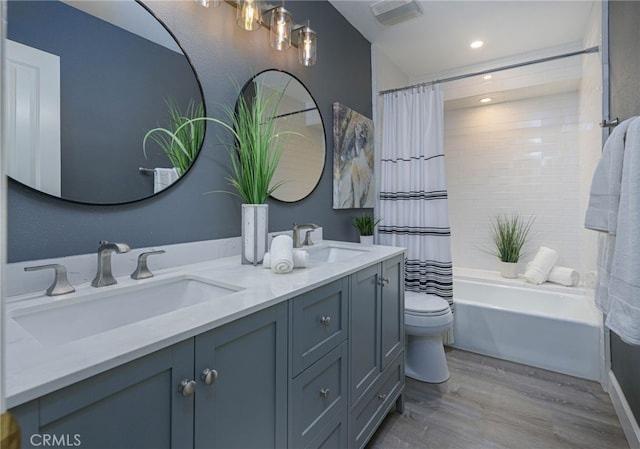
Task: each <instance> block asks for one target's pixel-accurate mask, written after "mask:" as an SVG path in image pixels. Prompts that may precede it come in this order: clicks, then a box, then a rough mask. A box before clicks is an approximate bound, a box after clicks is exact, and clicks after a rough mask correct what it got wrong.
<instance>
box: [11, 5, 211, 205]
mask: <svg viewBox="0 0 640 449" xmlns="http://www.w3.org/2000/svg"><path fill="white" fill-rule="evenodd" d="M7 17H8V23H7V48H6V55H7V78H8V83H7V95H6V98H7V112H8V114H7V123H6V125H7V140H8V142H7V150H8V151H7V153H8V161H7V166H8V174H9V176H10V177H12V178H13V179H15V180H17V181H19V182H21V183H23V184H25V185H27V186H30V187H32V188H34V189H36V190H39V191H41V192H44V193H47V194H50V195H53V196H56V197H59V198H63V199H66V200H71V201H75V202H80V203H89V204H121V203H128V202H132V201H137V200H140V199H143V198H147V197H149V196H152V195H154V194H155V193H158V192H159V191H161V190H163V189H165V188H166V187H168V186H169V185H171V184H172V183H174V182H175V181H176V180H177V179H178V178H179V177H180V176H182V175H183V174H184V173H185V172H186V170H188V168H189V166H190V163H191V162H192V161H193V159H194V158H195V156H196V155H197V153H198V151H199V149H200V146H201V145H202V139H203V136H202V133H203V132H204V126H203V127H202V128H198V129H191V130H190V133H189V139H190V142H188V143H186V144H185V145H184V146H185V147H187V150H188V151H187V153H188V154H184V153H185V152H184V151H182V152H181V153H179V154H178V155H177V157H180V156H184V157H182V160H177V159H176V154H171V152H174V153H175V150H176V145H171V143H172V141H171V139H169V140H167V139H166V137H167V136H168V134H166V133H162V132H155V133H152V135H151V136H150V137H149V138H148V139H147V142H146V145H145V148H144V150H143V140H144V137H145V135H146V134H147V133H148V132H149V131H150V130H152V129H155V128H158V127H161V128H165V129H167V130H171V129H175V126H176V125H175V123H179V120H180V118H179V116H184V115H185V114H187V115H194V116H195V115H201V114H204V110H203V108H204V106H203V105H204V103H203V98H202V89H201V87H200V84H199V82H198V80H197V77H196V75H195V72H194V70H193V67H192V66H191V64H190V62H189V60H188V59H187V57H186V56H185V54H184V52H183V51H182V49H181V48H180V46H179V45H178V43H177V42H176V41H175V39H174V38H173V36H172V35H171V33H170V32H169V31H168V30H167V29H166V28H165V27H164V25H163V24H161V23H160V22H159V21H158V20H157V19H156V18H155V17H154V16H153V15H152V14H151V13H150V12H149V11H148V10H147V9H146V8H145V7H144V6H143V5H142V4H140V3H138V2H136V1H133V0H121V1H73V0H70V1H63V2H62V1H52V0H46V1H22V0H18V1H13V0H12V1H8V2H7ZM191 131H192V133H191ZM163 135H164V136H165V139H164V141H163V137H162V136H163ZM185 139H186V138H185ZM185 141H186V140H185ZM170 156H171V157H170Z"/></svg>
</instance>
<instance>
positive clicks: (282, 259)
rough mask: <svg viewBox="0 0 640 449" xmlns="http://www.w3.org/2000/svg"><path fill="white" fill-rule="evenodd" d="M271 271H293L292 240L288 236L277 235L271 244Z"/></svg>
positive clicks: (280, 272) (281, 272)
mask: <svg viewBox="0 0 640 449" xmlns="http://www.w3.org/2000/svg"><path fill="white" fill-rule="evenodd" d="M270 259H271V260H270V265H271V271H273V272H274V273H279V274H283V273H288V272H290V271H291V270H293V239H291V237H289V236H288V235H279V236H277V237H275V238H274V239H273V241H272V242H271V257H270Z"/></svg>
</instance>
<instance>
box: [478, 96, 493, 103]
mask: <svg viewBox="0 0 640 449" xmlns="http://www.w3.org/2000/svg"><path fill="white" fill-rule="evenodd" d="M490 101H491V98H489V97H487V98H483V99H481V100H480V103H489V102H490Z"/></svg>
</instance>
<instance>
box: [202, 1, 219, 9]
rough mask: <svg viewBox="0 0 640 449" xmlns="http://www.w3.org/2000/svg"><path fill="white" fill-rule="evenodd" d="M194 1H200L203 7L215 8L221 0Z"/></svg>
mask: <svg viewBox="0 0 640 449" xmlns="http://www.w3.org/2000/svg"><path fill="white" fill-rule="evenodd" d="M196 1H197V2H198V3H200V5H201V6H204V7H205V8H208V7H209V6H213V7H214V8H215V7H218V6H220V1H221V0H196Z"/></svg>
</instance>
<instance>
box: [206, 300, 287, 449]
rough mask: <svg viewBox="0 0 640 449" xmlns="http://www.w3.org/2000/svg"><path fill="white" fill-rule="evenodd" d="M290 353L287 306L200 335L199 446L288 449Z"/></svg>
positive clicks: (282, 305)
mask: <svg viewBox="0 0 640 449" xmlns="http://www.w3.org/2000/svg"><path fill="white" fill-rule="evenodd" d="M286 351H287V305H286V304H279V305H277V306H274V307H271V308H269V309H266V310H263V311H261V312H257V313H255V314H253V315H250V316H248V317H246V318H243V319H241V320H238V321H235V322H232V323H230V324H228V325H226V326H223V327H221V328H219V329H214V330H212V331H210V332H207V333H205V334H202V335H199V336H197V337H196V351H195V354H196V355H195V357H196V364H195V367H196V377H198V390H197V392H196V394H195V447H197V448H207V449H214V448H225V449H231V448H242V449H250V448H261V449H266V448H282V447H286V445H287V443H286V438H287V354H286ZM205 369H209V370H216V372H217V379H216V380H215V381H214V382H213V383H211V384H210V385H207V384H205V382H204V381H203V380H202V379H201V378H200V376H201V373H202V372H203V371H204V370H205Z"/></svg>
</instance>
